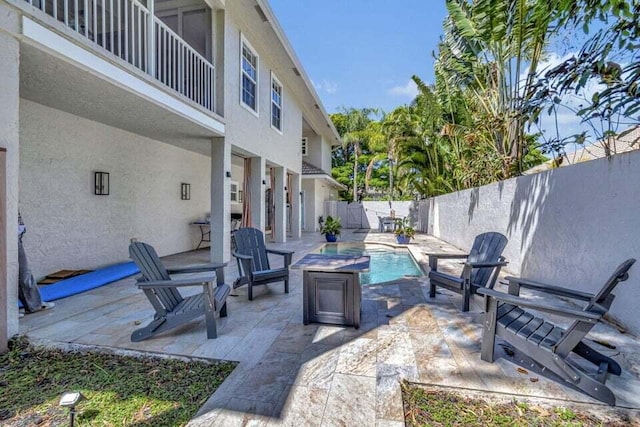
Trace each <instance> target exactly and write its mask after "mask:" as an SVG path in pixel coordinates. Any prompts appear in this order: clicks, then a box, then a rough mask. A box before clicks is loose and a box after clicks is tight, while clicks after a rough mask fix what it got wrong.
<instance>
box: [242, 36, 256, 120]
mask: <svg viewBox="0 0 640 427" xmlns="http://www.w3.org/2000/svg"><path fill="white" fill-rule="evenodd" d="M240 45H241V52H240V78H241V85H240V103H241V104H242V105H244V106H246V107H247V108H248V109H250V110H251V111H253V112H254V113H256V114H257V113H258V59H259V58H258V54H257V53H256V52H255V50H254V49H253V48H252V47H251V45H250V44H249V42H248V41H246V40H245V39H244V36H242V37H241V41H240Z"/></svg>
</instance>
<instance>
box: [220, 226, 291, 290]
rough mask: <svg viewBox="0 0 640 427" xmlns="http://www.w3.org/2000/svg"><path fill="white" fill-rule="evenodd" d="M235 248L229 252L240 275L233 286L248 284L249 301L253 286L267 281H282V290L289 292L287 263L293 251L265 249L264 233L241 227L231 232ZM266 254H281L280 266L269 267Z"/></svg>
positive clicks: (289, 261) (264, 283) (288, 263)
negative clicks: (282, 264) (282, 260)
mask: <svg viewBox="0 0 640 427" xmlns="http://www.w3.org/2000/svg"><path fill="white" fill-rule="evenodd" d="M233 240H234V243H235V249H234V250H233V251H232V252H231V253H232V255H233V256H234V257H235V258H236V260H237V262H238V274H239V275H240V277H238V279H236V281H235V282H234V283H233V288H234V289H235V288H238V287H240V286H243V285H249V288H248V297H249V301H251V300H253V287H254V286H260V285H266V284H267V283H273V282H282V281H284V292H285V293H287V294H288V293H289V265H291V257H292V256H293V253H294V251H278V250H274V249H267V248H266V247H265V245H264V235H263V234H262V231H260V230H258V229H256V228H241V229H239V230H237V231H235V232H234V233H233ZM268 254H275V255H281V256H282V257H283V258H284V266H283V267H282V268H271V267H270V265H269V257H268Z"/></svg>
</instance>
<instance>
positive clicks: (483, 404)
mask: <svg viewBox="0 0 640 427" xmlns="http://www.w3.org/2000/svg"><path fill="white" fill-rule="evenodd" d="M465 394H466V393H465ZM402 399H403V401H404V411H405V423H406V425H407V426H412V427H413V426H505V427H506V426H509V427H510V426H523V427H524V426H527V427H528V426H576V427H577V426H604V425H606V426H630V425H637V424H634V423H633V422H632V421H631V420H630V419H629V417H628V416H627V415H626V414H624V413H620V412H617V411H614V410H609V411H608V414H607V415H608V416H607V419H606V420H603V419H599V418H597V417H596V416H594V415H593V414H589V413H587V412H586V411H580V410H578V409H575V408H573V409H572V408H569V407H562V406H551V405H542V404H533V403H525V402H518V401H516V400H515V399H513V400H510V401H509V400H508V399H502V400H501V401H491V400H488V399H486V400H485V399H484V398H480V397H478V396H475V395H470V396H465V395H463V394H461V393H458V392H450V391H445V390H442V389H430V388H428V387H421V386H420V385H415V384H411V383H407V382H404V383H402ZM609 414H611V415H610V416H609Z"/></svg>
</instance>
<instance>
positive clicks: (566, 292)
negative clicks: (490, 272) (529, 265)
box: [505, 276, 593, 301]
mask: <svg viewBox="0 0 640 427" xmlns="http://www.w3.org/2000/svg"><path fill="white" fill-rule="evenodd" d="M505 280H507V281H508V285H509V293H510V294H511V295H519V293H520V288H527V289H532V290H535V291H540V292H543V293H546V294H551V295H559V296H563V297H570V298H574V299H577V300H582V301H589V300H590V299H591V298H593V294H590V293H587V292H580V291H574V290H572V289H567V288H562V287H560V286H553V285H547V284H545V283H542V282H536V281H534V280H528V279H522V278H519V277H511V276H508V277H505Z"/></svg>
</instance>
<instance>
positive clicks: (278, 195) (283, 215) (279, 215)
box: [271, 167, 287, 243]
mask: <svg viewBox="0 0 640 427" xmlns="http://www.w3.org/2000/svg"><path fill="white" fill-rule="evenodd" d="M273 170H274V172H275V174H276V177H275V186H276V188H272V189H271V191H273V203H274V205H275V212H274V215H275V227H276V230H275V233H274V235H273V239H274V241H275V242H276V243H284V242H286V241H287V199H286V197H285V189H284V187H285V186H286V185H287V181H286V177H287V168H283V167H275V168H273Z"/></svg>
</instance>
